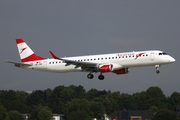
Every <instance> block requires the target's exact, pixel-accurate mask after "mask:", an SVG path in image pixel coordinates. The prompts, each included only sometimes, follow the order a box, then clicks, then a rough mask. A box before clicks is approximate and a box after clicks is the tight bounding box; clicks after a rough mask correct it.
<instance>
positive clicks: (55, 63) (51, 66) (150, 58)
mask: <svg viewBox="0 0 180 120" xmlns="http://www.w3.org/2000/svg"><path fill="white" fill-rule="evenodd" d="M64 59H66V60H74V61H79V62H88V63H99V64H116V65H121V66H122V67H123V68H131V67H143V66H154V65H163V64H169V63H171V62H174V61H175V59H174V58H172V57H171V56H169V55H167V54H166V53H163V52H162V51H158V50H151V51H138V52H125V53H113V54H100V55H89V56H77V57H66V58H64ZM27 63H28V64H31V65H32V66H28V67H27V66H26V67H23V68H28V69H35V70H41V71H47V72H59V73H61V72H76V71H82V72H83V70H82V68H81V67H76V66H75V65H72V64H69V65H68V64H67V63H64V62H63V61H62V60H57V59H45V60H38V61H31V62H27Z"/></svg>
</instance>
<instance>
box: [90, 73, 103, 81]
mask: <svg viewBox="0 0 180 120" xmlns="http://www.w3.org/2000/svg"><path fill="white" fill-rule="evenodd" d="M87 78H88V79H93V78H94V75H93V74H92V73H89V74H88V75H87ZM98 79H99V80H104V75H102V73H101V74H100V75H99V76H98Z"/></svg>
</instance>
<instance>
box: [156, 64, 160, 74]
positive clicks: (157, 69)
mask: <svg viewBox="0 0 180 120" xmlns="http://www.w3.org/2000/svg"><path fill="white" fill-rule="evenodd" d="M159 67H160V65H155V68H156V73H157V74H159V73H160V71H159Z"/></svg>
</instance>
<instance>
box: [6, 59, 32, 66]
mask: <svg viewBox="0 0 180 120" xmlns="http://www.w3.org/2000/svg"><path fill="white" fill-rule="evenodd" d="M6 62H8V63H12V64H14V66H16V67H20V66H32V65H31V64H27V63H21V62H14V61H9V60H6Z"/></svg>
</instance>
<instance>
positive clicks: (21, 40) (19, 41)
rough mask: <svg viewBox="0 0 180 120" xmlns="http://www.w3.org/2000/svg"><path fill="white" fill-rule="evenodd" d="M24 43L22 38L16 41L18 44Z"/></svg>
mask: <svg viewBox="0 0 180 120" xmlns="http://www.w3.org/2000/svg"><path fill="white" fill-rule="evenodd" d="M20 43H24V40H23V39H22V38H17V39H16V44H20Z"/></svg>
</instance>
